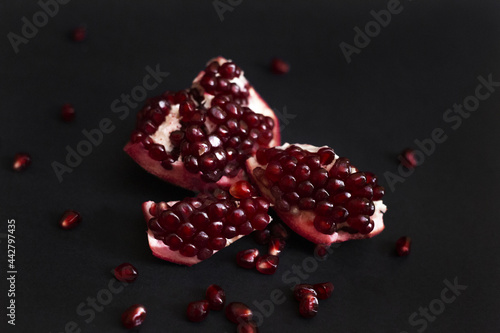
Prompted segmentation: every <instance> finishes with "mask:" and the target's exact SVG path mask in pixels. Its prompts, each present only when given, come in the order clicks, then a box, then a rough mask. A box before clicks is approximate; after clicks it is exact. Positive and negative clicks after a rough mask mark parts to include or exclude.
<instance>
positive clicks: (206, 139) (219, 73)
mask: <svg viewBox="0 0 500 333" xmlns="http://www.w3.org/2000/svg"><path fill="white" fill-rule="evenodd" d="M279 144H280V131H279V123H278V119H277V118H276V116H275V114H274V112H273V111H272V109H271V108H270V107H269V106H268V105H267V104H266V102H264V100H263V99H262V98H261V97H260V95H259V94H258V93H257V92H256V91H255V89H254V88H253V87H252V86H251V85H250V83H249V82H248V81H247V80H246V78H245V77H244V76H243V71H242V70H241V69H240V68H239V67H238V66H237V65H236V64H234V63H233V62H231V61H229V60H226V59H224V58H222V57H218V58H215V59H213V60H211V61H210V62H209V63H208V65H207V67H206V68H205V70H204V71H202V72H200V73H199V74H198V76H197V77H196V78H195V80H194V81H193V85H192V88H191V89H186V90H181V91H178V92H165V93H164V94H163V95H161V96H157V97H154V98H151V99H149V100H148V101H147V103H146V105H145V106H144V107H143V108H142V109H141V111H139V113H138V115H137V124H136V129H135V130H134V132H133V133H132V136H131V138H130V142H129V143H128V144H127V145H126V146H125V148H124V150H125V151H126V152H127V153H128V154H129V155H130V156H131V157H132V158H133V159H134V160H135V161H136V162H137V163H138V164H139V165H141V166H142V167H143V168H144V169H146V171H148V172H150V173H152V174H154V175H156V176H158V177H159V178H161V179H163V180H165V181H168V182H170V183H172V184H175V185H178V186H181V187H184V188H187V189H191V190H202V189H204V188H206V185H207V184H211V183H212V184H213V183H216V184H217V186H219V187H224V188H228V187H229V186H230V185H231V184H232V183H234V182H236V181H238V180H241V179H246V175H245V172H244V169H245V167H244V165H245V160H246V159H247V158H248V157H250V156H251V155H253V154H254V153H255V151H256V150H257V149H258V148H260V147H274V146H276V145H279Z"/></svg>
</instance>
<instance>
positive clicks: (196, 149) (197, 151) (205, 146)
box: [189, 140, 210, 157]
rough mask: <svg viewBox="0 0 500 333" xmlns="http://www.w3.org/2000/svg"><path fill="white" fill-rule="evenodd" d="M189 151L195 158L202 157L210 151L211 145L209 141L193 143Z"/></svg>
mask: <svg viewBox="0 0 500 333" xmlns="http://www.w3.org/2000/svg"><path fill="white" fill-rule="evenodd" d="M189 150H190V152H191V154H193V155H194V156H196V157H200V156H202V155H204V154H205V153H208V152H209V151H210V143H209V142H208V141H207V140H202V141H196V142H192V143H191V144H190V145H189Z"/></svg>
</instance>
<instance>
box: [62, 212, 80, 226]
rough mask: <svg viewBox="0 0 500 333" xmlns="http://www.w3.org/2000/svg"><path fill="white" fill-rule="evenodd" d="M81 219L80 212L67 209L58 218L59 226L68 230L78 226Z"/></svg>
mask: <svg viewBox="0 0 500 333" xmlns="http://www.w3.org/2000/svg"><path fill="white" fill-rule="evenodd" d="M81 221H82V217H81V216H80V213H78V212H77V211H75V210H71V209H69V210H67V211H65V212H64V213H63V215H62V217H61V219H60V220H59V226H60V227H61V228H63V229H66V230H69V229H73V228H75V227H76V226H78V225H79V224H80V222H81Z"/></svg>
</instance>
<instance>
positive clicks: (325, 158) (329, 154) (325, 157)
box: [318, 147, 335, 165]
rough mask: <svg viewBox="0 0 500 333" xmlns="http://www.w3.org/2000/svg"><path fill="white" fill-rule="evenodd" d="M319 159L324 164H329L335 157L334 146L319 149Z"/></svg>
mask: <svg viewBox="0 0 500 333" xmlns="http://www.w3.org/2000/svg"><path fill="white" fill-rule="evenodd" d="M318 155H319V159H320V161H321V164H322V165H328V164H330V163H332V162H333V160H334V159H335V152H334V151H333V149H332V148H329V147H328V148H327V147H323V148H321V149H320V150H319V151H318Z"/></svg>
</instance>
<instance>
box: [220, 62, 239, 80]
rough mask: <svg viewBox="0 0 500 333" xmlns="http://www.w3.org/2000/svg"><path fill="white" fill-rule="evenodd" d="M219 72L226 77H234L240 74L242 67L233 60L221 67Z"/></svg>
mask: <svg viewBox="0 0 500 333" xmlns="http://www.w3.org/2000/svg"><path fill="white" fill-rule="evenodd" d="M219 74H220V76H222V77H223V78H226V79H230V80H231V79H234V78H235V77H238V76H240V74H241V69H240V68H239V67H238V66H237V65H236V64H235V63H233V62H226V63H224V64H222V65H221V66H220V67H219Z"/></svg>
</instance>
